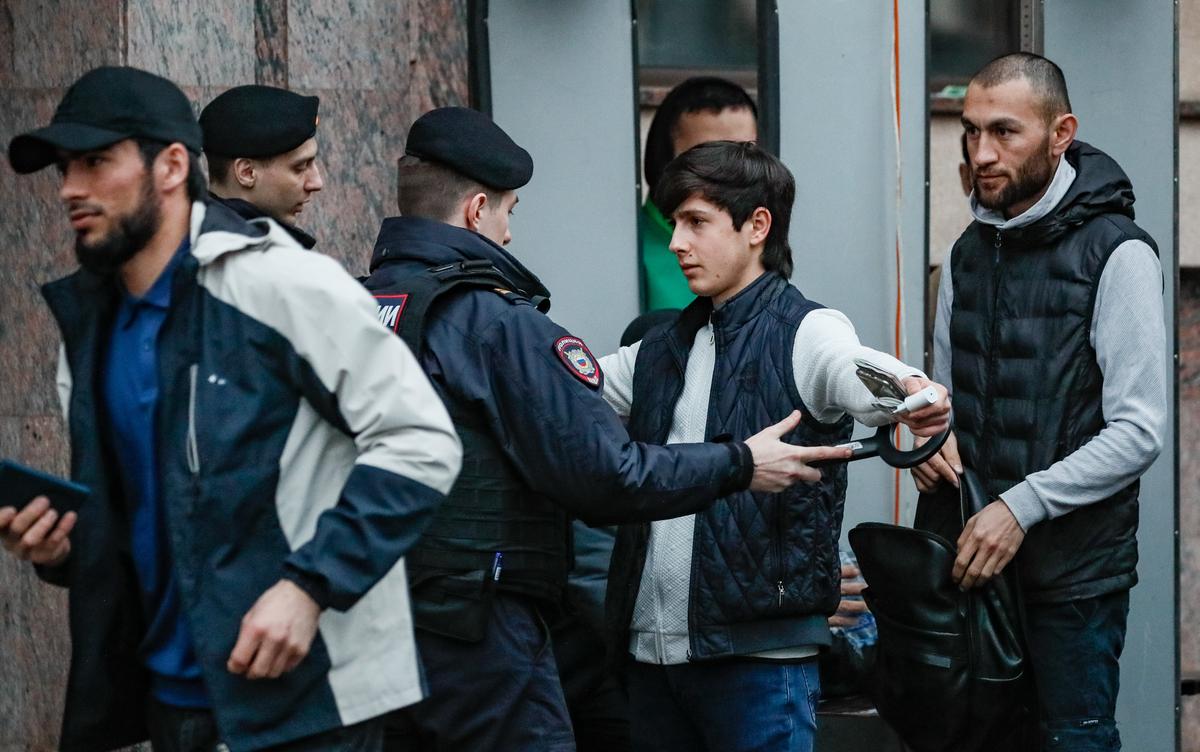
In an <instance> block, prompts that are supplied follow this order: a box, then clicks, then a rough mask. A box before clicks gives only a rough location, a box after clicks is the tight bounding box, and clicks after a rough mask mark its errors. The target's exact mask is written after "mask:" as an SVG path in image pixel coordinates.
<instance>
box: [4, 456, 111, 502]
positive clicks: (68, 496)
mask: <svg viewBox="0 0 1200 752" xmlns="http://www.w3.org/2000/svg"><path fill="white" fill-rule="evenodd" d="M91 493H92V492H91V489H89V488H88V487H87V486H82V485H80V484H78V483H72V482H71V481H69V480H66V479H64V478H59V477H58V476H55V475H50V474H49V473H43V472H42V471H40V470H34V469H33V468H31V467H26V466H24V465H22V464H19V463H17V462H13V461H12V460H0V507H15V508H16V509H18V510H20V509H24V508H25V505H26V504H28V503H29V502H31V501H33V500H34V499H35V498H37V497H38V496H45V497H47V498H48V499H50V507H51V508H52V509H53V510H54V511H56V512H58V513H59V515H60V516H61V515H65V514H66V513H67V512H78V511H79V508H80V507H81V506H83V502H84V501H86V500H87V498H88V496H90V495H91Z"/></svg>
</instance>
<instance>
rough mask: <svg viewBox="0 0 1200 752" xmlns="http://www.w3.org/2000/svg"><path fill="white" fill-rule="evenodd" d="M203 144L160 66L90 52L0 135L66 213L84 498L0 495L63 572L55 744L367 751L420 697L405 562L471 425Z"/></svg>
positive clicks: (343, 284) (5, 515) (40, 556)
mask: <svg viewBox="0 0 1200 752" xmlns="http://www.w3.org/2000/svg"><path fill="white" fill-rule="evenodd" d="M200 139H201V131H200V127H199V125H198V124H197V122H196V118H195V115H194V114H193V112H192V108H191V104H190V103H189V102H188V100H187V97H185V96H184V94H183V92H182V91H180V90H179V88H178V87H176V86H175V85H174V84H173V83H171V82H170V81H168V80H166V79H164V78H160V77H159V76H155V75H153V74H150V73H147V72H145V71H140V70H136V69H134V68H125V67H120V68H117V67H106V68H97V69H95V70H93V71H90V72H88V73H86V74H84V76H83V77H82V78H80V79H79V80H78V81H76V82H75V84H73V85H72V86H71V88H70V89H68V90H67V93H66V95H65V96H64V97H63V100H62V102H61V104H60V105H59V107H58V109H57V111H56V112H55V114H54V118H53V120H52V122H51V124H50V125H49V126H47V127H45V128H40V129H37V130H34V131H32V132H29V133H26V134H23V135H20V136H17V137H16V138H14V139H13V140H12V142H11V144H10V145H9V149H8V156H9V161H10V162H11V164H12V166H13V169H14V170H16V171H17V172H18V173H31V172H35V171H37V170H40V169H43V168H45V167H47V166H50V165H56V166H57V167H58V170H59V172H60V173H61V175H62V185H61V188H60V190H59V196H60V198H61V200H62V202H63V204H64V213H65V214H66V215H67V216H68V217H69V218H70V221H71V226H72V228H74V230H75V235H76V242H75V254H76V257H77V258H78V260H79V263H80V266H81V268H80V269H79V270H78V271H76V272H75V273H74V274H71V275H70V276H68V277H66V278H64V279H61V280H58V281H56V282H53V283H50V284H49V285H46V286H45V287H44V288H43V294H44V296H45V298H46V301H47V303H48V304H49V306H50V309H51V311H52V312H53V314H54V316H55V319H56V320H57V322H58V324H59V328H60V329H61V333H62V339H63V347H62V349H61V357H60V362H59V379H58V381H59V390H60V396H61V398H62V405H63V410H64V413H65V414H66V416H67V423H68V429H69V435H70V442H71V450H72V451H71V460H72V462H71V465H72V472H71V475H72V479H73V480H75V481H77V482H79V483H81V484H83V485H86V486H87V487H89V488H90V489H91V495H90V497H89V498H88V499H87V500H86V501H85V502H84V503H83V505H82V507H81V508H80V509H79V510H78V513H76V512H75V511H68V512H65V513H63V514H60V513H59V511H58V510H55V509H52V508H51V507H50V504H49V500H48V499H47V498H46V497H38V498H36V499H33V500H28V499H22V500H18V501H19V503H20V508H18V507H17V506H16V505H12V506H3V507H0V541H2V542H3V545H4V548H5V549H7V550H8V551H9V552H10V553H11V554H12V555H14V556H16V557H18V558H20V559H24V560H27V561H30V562H32V563H33V564H34V565H35V566H36V567H37V572H38V574H39V575H40V576H41V577H42V578H43V579H45V580H47V581H49V582H51V583H53V584H58V585H62V586H66V587H68V588H69V589H70V613H69V617H70V628H71V669H70V677H69V679H68V682H67V689H66V708H65V711H64V717H63V726H62V735H61V739H60V745H61V747H62V749H65V750H107V749H115V748H119V747H126V746H128V745H132V744H135V743H137V742H140V741H142V740H144V739H146V738H147V737H149V738H150V740H151V743H152V745H153V747H154V749H155V750H156V752H212V751H213V750H216V749H223V748H226V747H228V748H232V749H237V750H241V749H245V750H267V749H286V750H287V752H302V751H303V752H309V751H312V752H316V751H317V750H320V751H321V752H327V751H329V750H338V751H341V752H351V750H353V751H354V752H370V751H371V750H378V749H379V748H380V746H381V744H382V739H383V726H382V721H381V720H380V716H382V715H384V714H385V713H387V712H389V711H392V710H394V709H396V708H399V707H403V706H405V705H409V704H412V703H414V702H417V701H418V700H420V699H421V698H422V696H423V692H422V686H423V684H422V679H421V675H420V669H419V666H418V665H417V656H416V650H415V646H414V643H413V634H412V619H411V615H410V612H409V607H408V586H407V581H406V578H405V573H404V566H403V564H402V563H401V562H400V559H401V557H402V556H403V555H404V554H405V552H406V551H407V550H408V549H409V548H410V547H411V546H412V544H413V542H414V541H415V540H416V539H417V537H418V536H419V535H420V533H421V531H422V530H423V529H424V527H425V525H426V524H427V523H428V521H429V519H430V516H431V514H432V511H433V508H434V507H435V506H436V505H437V504H438V503H439V502H440V501H441V499H442V497H443V495H444V494H445V492H446V491H447V490H449V488H450V486H451V484H452V483H453V481H454V478H455V476H456V475H457V472H458V468H459V463H460V458H461V445H460V443H459V440H458V437H457V436H456V435H455V432H454V429H453V426H452V425H451V423H450V420H449V417H448V416H447V415H446V412H445V409H444V408H443V407H442V405H441V402H440V401H439V400H438V398H437V396H436V394H435V393H434V391H433V389H432V388H431V387H430V384H429V382H428V380H427V379H426V378H425V376H424V374H423V373H422V372H421V369H420V366H419V365H418V364H417V362H416V360H415V359H414V358H413V356H412V353H410V352H409V351H408V349H407V348H406V347H404V345H403V344H402V343H401V342H398V341H397V340H396V338H395V337H394V336H393V335H392V334H391V332H389V331H387V329H385V328H384V327H383V326H381V325H380V324H379V322H378V320H377V318H376V315H375V305H374V302H373V301H372V300H371V297H370V296H369V295H367V294H366V293H365V292H363V290H362V288H361V287H360V286H359V285H358V284H357V283H356V282H355V281H354V279H353V278H351V277H350V276H349V275H348V274H347V273H346V271H345V270H344V269H342V267H341V266H340V265H338V264H337V263H336V262H335V261H333V260H331V259H329V258H328V257H326V256H323V255H320V254H315V253H308V252H306V251H304V250H303V249H301V248H300V246H298V245H297V244H296V243H295V241H294V240H292V238H291V237H290V236H288V235H287V234H286V233H284V232H283V231H282V230H281V229H280V227H279V226H278V225H276V224H275V223H273V222H268V221H264V220H253V221H250V222H247V221H245V220H244V219H242V218H241V217H239V216H238V215H237V214H235V213H234V212H232V211H230V210H229V209H227V208H225V207H224V206H222V205H220V204H217V203H214V204H211V205H209V204H206V203H205V200H204V199H205V185H204V176H203V173H201V172H200V170H199V154H200ZM7 503H11V502H8V501H7V500H6V504H7Z"/></svg>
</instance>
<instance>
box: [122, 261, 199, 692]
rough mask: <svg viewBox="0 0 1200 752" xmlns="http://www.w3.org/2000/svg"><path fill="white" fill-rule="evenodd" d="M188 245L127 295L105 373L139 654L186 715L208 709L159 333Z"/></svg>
mask: <svg viewBox="0 0 1200 752" xmlns="http://www.w3.org/2000/svg"><path fill="white" fill-rule="evenodd" d="M189 247H190V243H189V241H188V239H187V238H184V241H183V244H182V245H180V246H179V248H178V250H176V252H175V256H174V257H173V258H172V259H171V262H170V263H169V264H168V265H167V268H166V269H164V270H163V272H162V274H161V275H160V276H159V278H158V280H157V281H155V283H154V285H153V286H152V287H151V288H150V289H149V290H148V291H147V292H146V294H145V295H143V296H142V297H140V298H135V297H133V296H132V295H130V294H129V293H128V292H126V291H125V290H124V288H122V294H121V301H120V304H119V305H118V307H117V314H116V319H115V320H114V322H113V329H112V337H111V339H110V340H109V346H108V357H107V361H106V363H105V369H104V384H103V390H104V404H105V407H106V408H107V414H108V425H109V430H110V431H111V438H112V446H113V449H114V454H115V455H116V459H117V465H118V470H119V475H120V478H121V482H122V487H123V488H124V491H125V495H126V499H127V501H128V506H129V509H130V510H131V515H130V530H131V534H132V540H131V547H130V548H131V551H132V554H133V564H134V568H135V570H136V571H137V578H138V583H139V585H140V586H141V596H142V608H143V613H144V616H145V621H146V634H145V637H144V638H143V640H142V644H141V645H140V647H139V649H138V652H139V656H140V657H141V659H142V662H143V664H144V665H145V666H146V668H148V669H149V670H150V674H151V684H150V691H151V693H152V694H153V695H154V697H155V698H156V699H157V700H159V701H160V702H163V703H166V704H168V705H173V706H177V707H185V708H206V707H209V705H210V703H209V700H208V695H207V693H206V692H205V689H204V682H203V680H202V678H201V675H200V664H199V663H198V662H197V660H196V653H195V649H194V648H193V644H192V637H191V633H190V632H189V631H188V625H187V620H186V619H185V618H184V615H183V611H182V609H181V607H180V602H179V584H178V582H177V581H176V578H175V573H174V569H173V567H172V559H171V544H170V536H169V534H168V533H167V528H166V524H167V521H166V515H165V512H164V509H163V498H162V490H161V487H160V484H159V473H158V452H157V446H158V441H157V431H156V428H155V423H154V421H155V412H156V410H155V408H156V406H157V404H158V333H159V330H160V329H161V328H162V325H163V322H164V321H165V320H166V318H167V312H168V310H169V309H170V307H171V280H172V278H173V277H174V272H175V269H176V268H177V267H178V265H179V262H180V260H181V259H182V258H183V257H184V256H185V255H187V253H188V250H189Z"/></svg>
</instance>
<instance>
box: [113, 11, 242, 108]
mask: <svg viewBox="0 0 1200 752" xmlns="http://www.w3.org/2000/svg"><path fill="white" fill-rule="evenodd" d="M126 2H127V5H128V9H129V10H128V16H127V18H126V21H125V22H126V24H127V28H128V30H129V32H128V33H129V42H128V55H127V57H126V60H127V61H128V64H129V65H132V66H135V67H138V68H144V69H146V70H148V71H153V72H154V73H157V74H159V75H161V76H166V77H167V78H169V79H171V80H172V81H174V82H175V83H177V84H179V85H180V86H220V87H225V88H228V87H230V86H237V85H239V84H251V83H254V73H255V67H256V66H255V42H254V2H253V0H229V1H228V2H220V3H209V2H201V1H200V0H185V1H181V0H126Z"/></svg>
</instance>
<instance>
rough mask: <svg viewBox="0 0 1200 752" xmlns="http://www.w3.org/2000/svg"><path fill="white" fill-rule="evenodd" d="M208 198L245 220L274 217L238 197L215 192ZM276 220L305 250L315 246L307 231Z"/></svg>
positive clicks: (315, 243)
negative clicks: (227, 196)
mask: <svg viewBox="0 0 1200 752" xmlns="http://www.w3.org/2000/svg"><path fill="white" fill-rule="evenodd" d="M208 199H209V203H212V204H221V205H223V206H225V207H226V208H228V209H232V210H233V212H234V213H235V214H237V215H238V216H239V217H241V218H242V219H245V220H251V219H274V217H272V216H271V215H270V214H267V213H266V212H265V211H263V210H262V209H260V208H259V207H258V206H257V205H255V204H252V203H250V202H249V201H245V200H243V199H240V198H222V197H221V196H218V195H217V194H215V193H209V194H208ZM276 222H277V223H278V225H279V226H280V227H282V228H283V229H284V230H285V231H286V232H287V234H288V235H291V236H292V238H293V239H295V241H296V242H297V243H299V244H300V246H301V247H302V248H304V249H305V250H309V251H311V250H312V249H313V248H315V247H316V245H317V239H316V238H314V237H313V236H312V235H309V234H308V233H307V232H305V231H304V230H301V229H300V228H299V227H296V226H294V225H289V224H285V223H283V222H279V221H278V220H276Z"/></svg>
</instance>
